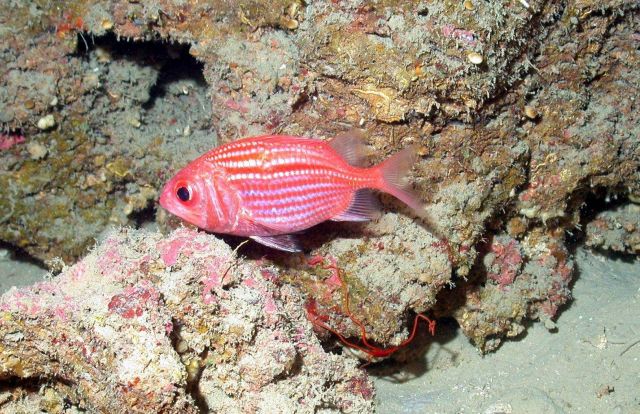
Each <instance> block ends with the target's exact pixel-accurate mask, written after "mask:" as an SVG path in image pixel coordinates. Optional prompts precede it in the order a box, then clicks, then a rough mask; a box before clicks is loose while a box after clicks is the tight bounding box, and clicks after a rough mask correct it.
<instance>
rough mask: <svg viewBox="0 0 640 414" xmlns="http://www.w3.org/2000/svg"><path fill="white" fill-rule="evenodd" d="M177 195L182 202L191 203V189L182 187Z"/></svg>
mask: <svg viewBox="0 0 640 414" xmlns="http://www.w3.org/2000/svg"><path fill="white" fill-rule="evenodd" d="M176 194H177V195H178V198H179V199H180V200H182V201H189V196H190V194H189V189H188V188H187V187H180V188H178V191H177V192H176Z"/></svg>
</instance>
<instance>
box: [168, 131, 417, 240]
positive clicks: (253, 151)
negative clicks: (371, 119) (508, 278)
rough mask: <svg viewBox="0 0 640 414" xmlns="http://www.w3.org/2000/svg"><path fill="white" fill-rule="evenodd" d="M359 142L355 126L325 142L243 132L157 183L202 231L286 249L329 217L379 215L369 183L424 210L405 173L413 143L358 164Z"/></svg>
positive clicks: (346, 218) (175, 208)
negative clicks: (370, 162)
mask: <svg viewBox="0 0 640 414" xmlns="http://www.w3.org/2000/svg"><path fill="white" fill-rule="evenodd" d="M362 147H363V144H362V137H361V135H360V134H359V133H357V132H350V133H347V134H343V135H340V136H338V137H336V138H334V139H333V140H332V141H330V142H326V141H321V140H317V139H311V138H302V137H294V136H285V135H265V136H259V137H252V138H245V139H241V140H238V141H235V142H231V143H229V144H225V145H222V146H220V147H217V148H214V149H213V150H211V151H209V152H207V153H206V154H204V155H202V156H200V157H199V158H197V159H196V160H194V161H192V162H191V163H190V164H189V165H187V166H186V167H185V168H183V169H182V170H180V171H179V172H178V173H177V174H176V175H175V176H174V177H173V178H172V179H171V180H170V181H169V182H168V183H167V184H166V185H165V187H164V189H163V190H162V193H161V195H160V205H161V206H162V207H164V208H165V209H166V210H168V211H169V212H170V213H172V214H175V215H176V216H178V217H180V218H182V219H183V220H185V221H187V222H189V223H192V224H195V225H196V226H198V227H200V228H202V229H204V230H206V231H210V232H213V233H226V234H233V235H237V236H245V237H250V238H252V239H254V240H256V241H257V242H259V243H262V244H264V245H267V246H270V247H273V248H276V249H280V250H286V251H291V252H296V251H300V248H299V246H298V243H297V241H296V239H295V237H294V236H293V233H297V232H300V231H301V230H304V229H308V228H309V227H312V226H314V225H316V224H318V223H321V222H323V221H326V220H334V221H368V220H371V219H374V218H376V217H377V216H378V208H377V206H378V203H377V200H376V198H375V197H374V196H373V194H372V193H371V191H370V190H371V189H374V190H379V191H383V192H386V193H389V194H391V195H393V196H395V197H396V198H398V199H400V200H401V201H403V202H404V203H406V204H407V205H409V206H410V207H411V208H413V209H414V210H417V211H418V212H419V211H420V210H421V209H423V206H422V204H421V203H420V202H419V201H418V199H417V198H416V197H415V196H414V195H413V194H411V192H409V190H408V189H407V188H406V183H405V179H404V178H405V175H406V173H407V172H408V170H409V169H410V168H411V166H412V165H413V162H414V158H415V149H414V148H406V149H404V150H402V151H400V152H398V153H397V154H395V155H393V156H391V157H390V158H389V159H387V160H385V161H384V162H382V163H381V164H379V165H376V166H373V167H370V168H363V167H360V165H361V163H362V160H363V156H362V152H363V151H362Z"/></svg>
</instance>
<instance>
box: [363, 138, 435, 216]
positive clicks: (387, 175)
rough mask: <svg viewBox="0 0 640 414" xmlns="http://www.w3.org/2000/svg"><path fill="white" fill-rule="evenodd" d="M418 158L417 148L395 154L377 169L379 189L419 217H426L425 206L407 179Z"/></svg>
mask: <svg viewBox="0 0 640 414" xmlns="http://www.w3.org/2000/svg"><path fill="white" fill-rule="evenodd" d="M416 158H417V148H416V147H414V146H411V147H408V148H405V149H403V150H402V151H400V152H397V153H395V154H393V155H392V156H391V157H389V158H387V159H386V160H384V161H383V162H382V163H380V164H379V165H378V166H377V167H375V168H376V169H377V170H378V171H379V172H380V182H379V189H380V190H382V191H384V192H385V193H389V194H391V195H392V196H394V197H396V198H397V199H399V200H400V201H402V202H403V203H405V204H406V205H408V206H409V207H411V208H412V209H413V210H414V211H415V213H416V214H417V215H418V216H420V217H424V216H425V215H426V211H425V205H424V203H423V202H422V201H420V199H419V198H418V197H417V196H416V195H415V194H414V192H413V191H412V190H411V189H410V187H411V183H410V182H409V180H408V179H407V175H408V173H409V171H410V170H411V167H412V166H413V164H414V163H415V161H416Z"/></svg>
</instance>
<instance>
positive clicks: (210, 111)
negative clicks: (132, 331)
mask: <svg viewBox="0 0 640 414" xmlns="http://www.w3.org/2000/svg"><path fill="white" fill-rule="evenodd" d="M12 4H13V6H12V7H11V8H2V10H0V23H1V24H2V29H1V30H0V40H1V41H2V44H3V45H6V46H5V47H4V48H2V49H1V50H0V62H2V67H3V69H2V71H0V125H1V129H2V131H0V132H1V135H0V188H1V189H2V195H3V197H0V240H2V241H3V242H6V243H8V244H10V245H13V246H16V247H18V248H20V249H23V250H24V251H26V252H28V253H29V254H30V255H32V256H33V257H36V258H38V259H39V260H42V261H44V262H47V263H49V264H50V265H52V266H53V265H54V264H55V263H54V262H51V260H52V259H53V258H55V257H61V258H62V259H63V260H64V261H65V262H66V263H69V264H70V263H72V262H74V261H76V260H78V259H79V258H80V257H82V256H83V255H84V254H85V253H86V252H87V249H88V248H89V247H90V246H92V245H93V244H94V240H95V239H96V238H100V237H101V235H102V234H103V233H104V232H105V231H106V230H107V229H108V228H110V227H111V226H114V225H115V226H120V225H134V226H135V225H140V224H141V223H142V222H145V221H149V220H154V221H155V222H156V223H158V224H159V225H160V227H161V228H162V229H163V230H169V229H171V228H175V227H176V225H177V223H176V222H175V220H173V219H170V218H168V217H167V216H166V214H165V213H164V212H163V211H162V210H160V209H158V208H157V207H158V206H157V205H156V203H155V200H156V198H157V195H158V189H159V188H160V187H161V185H162V184H163V183H164V182H165V181H166V179H167V178H169V177H170V176H171V175H172V174H173V172H175V171H176V170H178V169H179V168H181V167H182V166H184V165H185V164H186V163H187V162H188V161H189V160H190V159H192V158H194V157H196V156H197V155H198V154H200V153H202V152H204V151H206V150H208V149H210V148H211V147H213V146H215V145H217V144H220V143H224V142H229V141H232V140H234V139H237V138H240V137H244V136H247V135H252V134H260V133H286V134H292V135H304V136H312V137H316V138H318V139H329V138H331V137H333V136H335V135H336V134H338V133H339V132H342V131H345V130H348V129H351V128H354V127H357V128H361V129H362V130H363V131H364V132H365V136H366V137H367V138H366V139H367V144H368V146H369V148H370V150H371V151H370V161H371V162H372V163H373V162H378V161H381V160H382V159H384V158H386V157H387V156H388V155H390V154H391V153H394V152H395V151H397V150H399V149H401V148H404V147H406V146H407V145H416V147H417V151H418V153H419V159H418V162H417V163H416V166H415V168H414V170H413V172H412V177H411V179H412V180H413V182H414V183H415V188H416V190H417V191H418V193H419V194H420V195H421V197H422V198H423V199H424V200H425V202H426V203H427V205H428V208H427V212H428V218H427V219H419V218H415V217H413V216H412V214H411V212H410V211H407V210H406V209H404V208H403V206H402V205H400V204H399V203H397V202H396V201H395V200H392V199H390V198H385V197H383V199H382V201H383V203H384V206H385V214H384V215H383V217H382V218H381V219H380V220H379V221H377V222H374V223H370V224H366V225H344V224H340V225H337V224H326V225H321V226H320V227H319V228H316V229H312V230H311V231H309V232H308V233H307V234H306V237H305V241H304V242H305V245H306V247H307V249H308V251H309V252H310V253H311V256H309V257H312V256H320V257H322V258H323V260H324V261H323V263H334V264H335V266H336V268H338V269H340V272H341V273H340V274H341V277H340V280H337V279H336V276H335V274H334V273H332V272H331V271H330V269H327V268H325V267H324V266H318V265H315V266H314V265H310V264H309V257H302V256H291V257H288V256H282V255H279V254H274V253H273V252H269V251H266V250H263V249H261V248H260V247H256V246H255V245H248V246H246V247H245V248H246V249H251V250H252V252H253V253H251V254H248V256H249V257H255V258H257V257H261V258H262V256H264V257H263V258H262V260H265V261H266V263H270V265H271V266H273V268H272V270H271V271H272V272H273V274H274V275H276V277H277V278H278V280H280V281H284V282H286V284H287V285H288V286H289V287H288V288H286V289H285V287H284V286H282V287H281V288H280V289H285V290H287V289H290V291H289V293H288V294H289V295H292V296H295V297H296V298H297V299H296V300H295V301H294V302H295V303H296V304H297V305H299V306H300V309H307V311H308V309H309V306H308V304H309V303H311V302H309V301H310V300H312V303H313V304H314V307H315V308H314V312H316V316H318V317H322V319H323V321H324V323H325V324H326V326H328V327H330V328H331V330H333V331H334V333H339V334H340V335H342V336H343V338H345V339H346V338H351V339H352V340H353V341H354V342H358V341H359V340H362V339H368V340H370V341H373V342H374V343H375V344H377V345H376V346H379V348H380V349H383V348H385V347H393V346H397V345H398V344H401V343H403V341H405V340H406V339H407V338H408V336H409V334H410V330H411V329H410V328H411V322H412V321H413V318H414V317H415V315H416V314H428V315H431V316H432V317H434V316H437V317H453V318H455V319H456V320H457V322H458V323H459V324H460V326H461V327H462V330H463V332H464V333H465V334H466V335H467V336H468V337H469V338H470V339H471V340H472V341H473V342H474V343H475V344H476V346H477V347H478V348H479V349H480V350H481V351H483V352H484V351H489V350H494V349H496V348H497V347H498V346H499V344H500V342H501V341H502V340H503V338H505V337H513V336H516V335H518V334H520V333H521V332H522V331H523V330H524V329H525V326H526V324H527V323H528V322H527V321H528V320H541V321H542V322H544V323H545V326H547V327H549V328H550V329H552V328H553V327H554V322H553V320H554V318H555V317H556V315H557V312H558V310H559V309H560V308H561V306H562V305H563V304H565V303H567V301H568V300H569V299H570V297H571V292H570V286H571V280H572V277H573V276H574V273H575V272H574V264H573V260H572V257H571V248H570V245H569V241H575V240H577V239H580V238H582V237H584V238H585V240H586V242H587V244H588V245H590V246H594V247H597V248H602V249H611V250H614V251H617V252H619V253H623V254H637V253H638V240H637V233H638V223H637V213H635V215H634V213H633V212H636V211H637V203H638V200H639V199H640V175H639V171H640V142H639V139H638V136H639V132H640V131H639V128H640V127H639V125H640V122H639V121H640V120H639V117H638V113H639V111H638V101H637V96H640V93H639V92H640V86H639V83H638V79H640V69H639V55H638V44H639V42H640V33H639V32H638V29H637V28H638V26H639V20H640V11H639V10H640V6H639V5H638V2H637V1H631V0H605V1H601V2H598V3H596V2H593V1H588V0H587V1H585V0H567V1H559V2H558V1H548V0H535V1H533V0H531V1H524V0H519V1H516V0H514V1H509V2H502V1H500V2H498V1H484V2H480V1H474V0H465V1H456V2H445V1H442V2H440V1H436V2H424V1H407V2H393V1H381V0H379V1H372V2H360V1H331V2H329V1H318V2H299V1H293V0H291V1H290V0H286V1H285V0H283V1H276V2H265V1H262V0H247V1H244V0H243V1H238V2H221V1H216V0H211V1H206V2H202V1H200V2H191V1H183V0H154V1H128V0H105V1H91V0H84V1H73V2H72V1H66V0H65V1H59V2H50V1H47V0H33V1H21V0H16V1H13V2H12ZM610 200H616V201H615V202H611V201H610ZM592 204H593V205H597V206H598V208H599V209H600V211H596V212H593V211H592V208H593V207H592ZM180 231H185V230H180ZM127 237H129V236H127ZM132 237H133V236H132ZM136 237H142V236H136ZM136 237H134V238H136ZM148 237H150V240H151V241H148V242H145V241H143V240H138V239H137V238H136V240H137V242H136V243H138V242H139V243H152V242H153V240H156V242H157V241H158V240H159V239H158V238H159V237H160V236H157V235H151V236H148ZM194 237H195V236H194ZM216 243H217V242H216ZM134 244H135V243H134ZM220 248H222V247H220ZM90 257H91V256H90ZM241 262H242V263H243V266H251V265H250V264H249V263H244V261H241ZM67 272H68V271H67ZM66 274H67V273H65V275H66ZM145 280H146V279H145ZM145 283H146V282H145ZM153 283H155V282H153ZM261 283H262V282H261ZM132 286H135V283H134V284H133V285H132ZM121 287H122V289H125V288H126V287H125V286H124V285H122V286H121ZM151 287H153V290H158V289H159V288H158V287H157V286H155V284H154V285H152V286H151V285H150V286H147V288H149V289H151ZM142 288H143V290H144V289H147V288H145V287H144V286H143V287H142ZM114 289H115V288H114ZM129 289H133V290H131V291H130V292H129V293H124V290H123V291H122V292H121V293H118V294H123V295H125V294H135V292H134V291H135V289H137V288H135V287H130V288H129ZM270 289H271V288H270ZM147 290H148V289H147ZM114 292H115V291H114ZM140 294H142V293H140ZM114 295H116V293H114ZM152 296H153V295H152ZM152 296H149V299H148V300H150V301H151V302H145V304H143V305H141V306H142V307H141V308H140V309H143V310H144V311H143V313H144V312H146V311H147V308H149V309H150V308H151V307H153V306H152V305H151V304H152V303H153V304H157V303H159V302H157V301H165V300H167V299H166V298H164V299H160V296H153V297H155V298H156V299H151V297H152ZM345 296H346V297H348V299H349V302H350V305H351V306H350V307H349V308H348V309H347V308H345ZM10 297H11V298H13V296H10ZM112 297H113V295H112ZM162 297H164V293H163V295H162ZM302 298H305V299H302ZM57 299H59V298H56V300H57ZM42 300H44V299H42ZM191 300H195V299H194V298H192V299H191ZM5 303H13V302H11V301H10V300H9V299H5ZM305 304H306V305H305ZM154 306H155V305H154ZM287 306H289V305H287ZM290 306H291V307H292V309H290V312H294V309H293V308H294V307H295V306H294V305H290ZM305 306H306V307H305ZM11 309H13V311H15V309H14V308H11ZM163 309H164V310H163ZM149 311H150V310H149ZM174 311H175V309H173V310H167V309H165V308H163V307H161V309H160V310H158V311H157V312H160V313H158V318H160V319H162V314H163V313H162V312H164V314H163V315H164V317H165V318H173V317H174V316H173V315H174ZM150 312H151V311H150ZM154 312H156V311H154ZM300 312H302V311H300ZM294 313H295V312H294ZM292 314H293V313H292ZM300 315H302V314H300ZM137 318H138V317H137V316H136V317H135V318H133V319H135V320H136V321H137ZM300 318H302V316H300ZM125 319H127V318H125ZM294 319H295V318H294ZM302 319H304V318H302ZM302 319H296V320H297V321H298V322H297V323H301V324H302V323H303V321H302ZM127 322H131V321H129V320H128V319H127ZM185 323H186V322H185ZM193 323H195V322H193ZM287 323H292V322H287ZM305 323H306V322H305ZM207 326H209V325H207ZM207 326H204V325H201V327H202V329H203V330H207V329H208V328H207ZM305 326H307V325H305ZM149 329H151V328H149ZM154 329H155V328H154ZM305 329H308V328H305ZM316 329H317V330H318V331H319V333H321V331H323V330H322V329H318V327H317V326H316ZM363 331H364V332H365V333H366V338H363ZM149 332H156V331H153V330H150V331H149ZM324 333H325V336H326V339H328V338H329V335H328V332H327V331H326V330H324ZM155 335H158V338H161V337H162V335H161V332H160V331H157V332H156V334H155ZM265 335H267V334H266V333H265ZM162 338H164V339H162V340H163V341H165V342H167V341H169V340H168V339H167V337H166V336H165V337H162ZM168 338H171V335H169V336H168ZM265 338H266V337H265ZM265 338H263V340H264V341H267V339H265ZM35 340H36V338H35V337H34V338H31V341H35ZM5 341H6V338H5ZM170 342H171V341H169V342H168V345H167V346H168V347H170V346H171V345H172V344H171V343H170ZM339 342H340V341H337V342H336V343H339ZM163 346H164V345H163ZM282 346H283V347H284V348H287V347H288V346H289V345H282ZM173 348H174V349H175V348H176V344H173ZM294 348H295V347H294ZM167 349H169V348H167ZM199 349H200V351H199V352H202V349H203V348H199ZM287 349H289V348H287ZM163 352H164V351H163ZM167 352H168V351H167ZM194 352H195V351H194ZM196 353H197V352H196ZM196 353H194V354H193V355H195V354H196ZM285 353H286V352H285ZM193 355H192V357H193ZM77 357H78V358H80V356H77ZM363 357H364V358H368V357H371V355H369V356H367V355H364V356H363ZM175 358H177V357H175ZM198 358H202V356H201V355H200V356H198ZM192 359H193V360H196V359H197V358H195V357H193V358H192ZM234 361H235V360H234ZM78 363H79V364H89V363H88V362H87V361H86V360H85V361H84V362H78ZM89 365H91V364H89ZM285 365H286V364H285ZM187 366H188V365H187ZM105 367H106V365H105ZM58 368H59V369H63V368H64V367H58ZM64 369H67V370H69V369H71V368H69V367H67V368H64ZM283 369H284V368H283ZM345 369H346V368H345ZM7 372H8V371H7ZM65 372H66V371H65ZM12 375H17V374H15V372H14V373H13V374H6V376H12ZM69 375H71V374H69ZM163 375H164V374H163ZM181 375H183V374H181ZM184 375H186V374H184ZM277 375H278V374H275V375H274V377H275V376H277ZM314 375H315V374H314ZM213 376H214V375H213V374H211V375H205V374H204V373H202V375H201V377H202V378H201V380H200V382H198V383H199V384H204V383H207V382H206V381H208V380H210V381H213V379H211V378H213ZM18 377H20V375H18ZM69 378H71V379H70V381H74V382H75V381H80V379H79V377H73V376H70V377H69ZM181 378H182V377H181ZM265 378H266V377H265ZM271 378H273V377H271ZM105 380H106V378H105ZM128 380H130V379H128ZM93 381H97V380H96V379H95V378H94V379H93ZM180 381H182V382H180V384H182V385H180V386H178V388H177V390H174V391H172V392H169V393H167V394H163V395H158V399H154V400H153V401H155V402H152V401H149V404H159V405H158V406H160V405H162V404H168V402H167V401H170V400H171V401H173V402H171V404H177V403H178V401H182V402H180V404H184V406H185V407H186V406H188V405H189V404H193V401H192V400H190V398H191V399H193V398H194V397H193V395H192V393H190V392H191V391H190V388H189V387H190V385H189V384H192V382H189V381H188V380H187V379H186V377H184V378H182V379H180ZM203 381H204V382H203ZM318 381H321V380H318ZM111 384H115V382H111ZM114 386H115V385H114ZM61 387H62V385H61V384H58V385H57V386H56V387H54V388H55V392H56V393H64V392H67V391H65V390H64V389H63V388H61ZM233 392H237V390H236V391H230V390H225V391H221V393H218V394H216V395H219V396H222V395H223V394H224V395H227V396H229V395H239V394H233ZM213 394H215V393H213ZM213 394H207V395H213ZM56 395H57V394H56ZM61 395H62V394H61ZM65 395H66V394H65ZM80 397H81V396H78V395H76V396H75V397H74V399H73V401H80V400H81V398H80ZM83 398H85V397H83ZM96 398H97V397H96ZM122 398H125V397H122ZM211 398H213V397H211ZM162 401H164V402H162ZM202 401H204V400H201V401H200V403H202ZM195 403H198V401H196V402H195ZM210 403H211V404H213V402H207V404H210ZM92 404H94V403H92ZM95 404H98V403H97V402H95ZM95 407H100V406H99V405H95Z"/></svg>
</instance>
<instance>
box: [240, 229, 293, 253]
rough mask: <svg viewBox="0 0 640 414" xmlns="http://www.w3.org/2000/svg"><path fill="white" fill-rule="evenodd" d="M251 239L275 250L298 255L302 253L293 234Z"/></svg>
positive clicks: (252, 237) (253, 237)
mask: <svg viewBox="0 0 640 414" xmlns="http://www.w3.org/2000/svg"><path fill="white" fill-rule="evenodd" d="M250 238H251V239H253V240H255V241H257V242H258V243H260V244H263V245H265V246H268V247H272V248H274V249H278V250H284V251H285V252H292V253H297V252H301V251H302V248H301V247H300V244H299V243H298V240H297V239H296V237H295V236H293V235H291V234H278V235H276V236H250Z"/></svg>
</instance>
